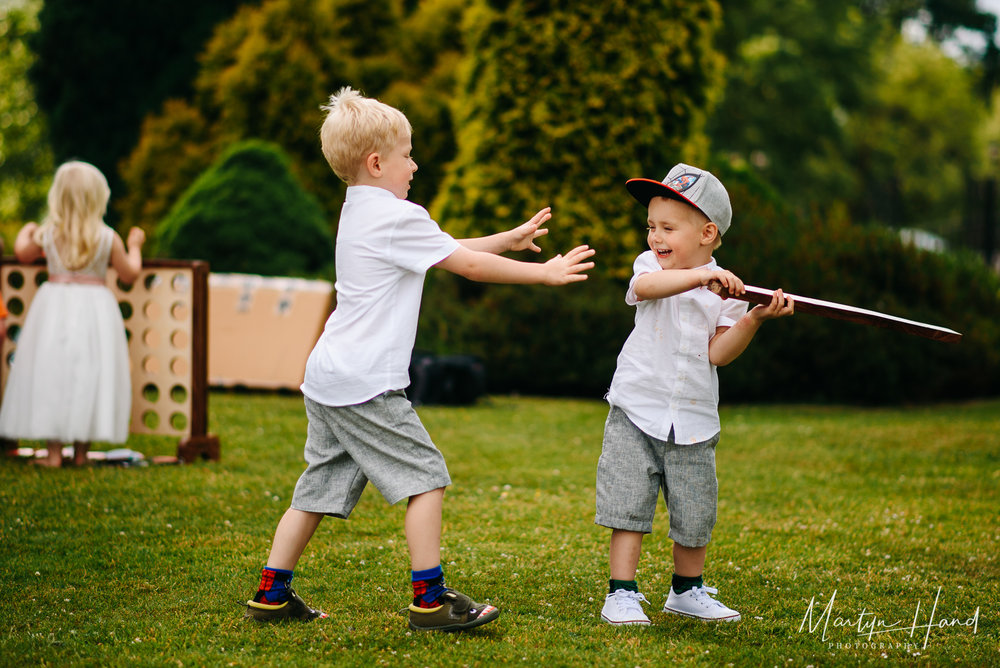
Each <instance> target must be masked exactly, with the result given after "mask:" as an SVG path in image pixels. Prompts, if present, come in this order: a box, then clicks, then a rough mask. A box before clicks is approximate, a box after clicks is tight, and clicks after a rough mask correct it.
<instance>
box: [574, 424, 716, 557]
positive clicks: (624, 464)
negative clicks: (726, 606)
mask: <svg viewBox="0 0 1000 668" xmlns="http://www.w3.org/2000/svg"><path fill="white" fill-rule="evenodd" d="M718 442H719V435H718V434H716V435H715V436H714V437H712V438H710V439H709V440H707V441H704V442H702V443H694V444H691V445H677V444H676V443H674V439H673V432H671V435H670V438H669V439H668V440H666V441H661V440H660V439H657V438H653V437H652V436H649V435H647V434H645V433H644V432H643V431H642V430H641V429H639V428H638V427H636V426H635V424H633V422H632V421H631V420H630V419H629V418H628V416H627V415H626V414H625V411H623V410H622V409H620V408H618V407H617V406H612V407H611V411H610V412H609V413H608V419H607V422H606V423H605V425H604V446H603V448H602V449H601V457H600V459H599V460H598V462H597V516H596V518H595V519H594V522H595V523H597V524H600V525H601V526H606V527H609V528H611V529H622V530H625V531H639V532H642V533H651V532H652V531H653V515H654V513H655V512H656V503H657V497H658V495H659V491H660V489H661V488H662V489H663V498H664V499H665V500H666V502H667V511H668V512H669V513H670V534H669V535H670V538H671V539H672V540H673V541H674V542H676V543H679V544H681V545H683V546H685V547H702V546H704V545H708V543H709V541H710V540H711V539H712V528H713V527H714V526H715V518H716V512H717V507H718V495H719V483H718V480H717V479H716V477H715V446H716V444H717V443H718Z"/></svg>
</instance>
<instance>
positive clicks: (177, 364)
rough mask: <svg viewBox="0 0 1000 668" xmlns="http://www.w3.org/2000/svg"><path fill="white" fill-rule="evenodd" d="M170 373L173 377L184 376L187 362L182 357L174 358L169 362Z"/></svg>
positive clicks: (186, 371) (186, 370)
mask: <svg viewBox="0 0 1000 668" xmlns="http://www.w3.org/2000/svg"><path fill="white" fill-rule="evenodd" d="M170 373H172V374H174V375H175V376H186V375H187V373H188V364H187V360H186V359H184V358H183V357H175V358H173V359H172V360H170Z"/></svg>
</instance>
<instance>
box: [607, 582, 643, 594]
mask: <svg viewBox="0 0 1000 668" xmlns="http://www.w3.org/2000/svg"><path fill="white" fill-rule="evenodd" d="M619 589H624V590H625V591H634V592H638V591H639V585H638V584H637V583H636V581H635V580H615V579H611V580H608V593H609V594H614V593H615V592H616V591H618V590H619Z"/></svg>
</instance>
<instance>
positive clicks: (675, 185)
mask: <svg viewBox="0 0 1000 668" xmlns="http://www.w3.org/2000/svg"><path fill="white" fill-rule="evenodd" d="M700 176H701V175H700V174H691V173H687V174H681V175H680V176H678V177H676V178H674V179H671V180H670V182H669V183H665V184H664V185H666V186H667V187H668V188H670V189H671V190H674V191H676V192H679V193H682V192H684V191H685V190H687V189H688V188H690V187H692V186H693V185H694V184H695V183H697V182H698V179H699V178H700Z"/></svg>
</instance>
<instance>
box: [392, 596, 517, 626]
mask: <svg viewBox="0 0 1000 668" xmlns="http://www.w3.org/2000/svg"><path fill="white" fill-rule="evenodd" d="M438 602H439V603H440V605H438V606H437V607H436V608H421V607H418V606H416V605H413V604H412V603H411V604H410V628H411V629H414V630H416V631H462V630H464V629H471V628H474V627H476V626H482V625H483V624H486V623H488V622H492V621H493V620H494V619H496V618H497V617H499V616H500V610H499V608H495V607H493V606H492V605H486V604H485V603H476V602H475V601H473V600H472V599H471V598H469V597H468V596H466V595H465V594H460V593H459V592H457V591H455V590H454V589H448V590H445V592H444V593H443V594H441V596H440V597H439V598H438Z"/></svg>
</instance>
